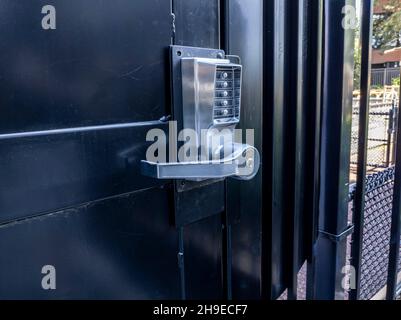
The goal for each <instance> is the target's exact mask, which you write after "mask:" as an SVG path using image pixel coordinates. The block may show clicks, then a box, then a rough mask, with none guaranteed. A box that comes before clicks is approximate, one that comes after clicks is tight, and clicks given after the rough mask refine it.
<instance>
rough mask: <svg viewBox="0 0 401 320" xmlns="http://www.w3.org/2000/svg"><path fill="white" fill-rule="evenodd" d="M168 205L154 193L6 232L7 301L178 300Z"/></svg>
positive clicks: (0, 258)
mask: <svg viewBox="0 0 401 320" xmlns="http://www.w3.org/2000/svg"><path fill="white" fill-rule="evenodd" d="M168 202H169V196H168V191H167V190H165V189H163V188H153V189H150V190H147V191H142V192H134V193H130V194H126V195H122V196H116V197H113V198H110V199H105V200H99V201H96V202H93V203H91V204H89V205H83V206H79V207H75V208H72V209H67V210H63V211H59V212H54V213H52V214H48V215H44V216H39V217H36V218H31V219H27V220H24V221H22V222H15V223H9V224H6V225H3V226H1V227H0V252H1V255H0V266H1V272H0V299H28V298H29V299H32V298H34V299H66V298H68V299H162V298H164V299H167V298H169V299H178V298H179V297H180V285H179V269H178V264H177V243H178V240H177V232H176V231H175V230H174V228H171V227H169V221H168V218H169V214H168V210H167V209H166V208H168ZM44 265H52V266H54V267H55V268H56V290H43V289H42V286H41V281H42V277H43V276H44V275H43V274H42V273H41V270H42V267H43V266H44Z"/></svg>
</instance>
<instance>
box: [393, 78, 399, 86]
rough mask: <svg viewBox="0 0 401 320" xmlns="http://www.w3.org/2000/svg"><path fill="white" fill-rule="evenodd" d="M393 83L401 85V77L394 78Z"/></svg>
mask: <svg viewBox="0 0 401 320" xmlns="http://www.w3.org/2000/svg"><path fill="white" fill-rule="evenodd" d="M392 85H393V86H399V85H400V78H394V79H393V80H392Z"/></svg>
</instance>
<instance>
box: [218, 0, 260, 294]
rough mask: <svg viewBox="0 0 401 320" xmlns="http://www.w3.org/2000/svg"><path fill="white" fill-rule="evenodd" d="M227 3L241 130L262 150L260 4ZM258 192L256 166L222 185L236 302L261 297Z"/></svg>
mask: <svg viewBox="0 0 401 320" xmlns="http://www.w3.org/2000/svg"><path fill="white" fill-rule="evenodd" d="M227 2H228V17H229V19H230V25H229V28H230V29H229V32H228V35H226V36H227V38H228V48H229V53H230V54H233V55H239V56H240V57H241V61H242V64H243V91H242V97H241V98H242V105H243V110H242V111H243V112H242V114H241V128H242V129H244V130H245V129H253V130H254V139H255V147H256V148H257V149H258V150H260V151H262V148H261V147H262V83H263V81H262V76H263V68H262V65H263V63H262V59H263V56H262V49H263V37H262V35H263V30H262V28H263V21H262V17H263V16H262V14H261V13H262V12H263V1H260V0H252V1H245V2H244V1H240V0H235V1H231V0H230V1H227ZM234 21H238V23H234ZM261 155H262V158H263V153H262V152H261ZM261 191H262V168H261V169H260V170H259V173H258V175H257V176H256V177H255V178H254V179H252V180H250V181H246V182H245V181H241V182H239V181H235V180H229V181H228V201H229V202H230V203H231V207H230V208H229V210H228V213H227V214H228V216H229V218H230V217H231V216H232V215H236V214H237V213H236V210H238V211H239V212H238V214H239V216H240V219H239V223H238V221H237V223H235V224H234V225H233V227H232V259H233V260H232V268H233V270H232V272H233V278H232V282H233V283H232V286H233V289H232V290H233V292H232V294H233V297H234V298H237V299H241V298H242V299H243V298H248V299H249V298H252V299H257V298H260V297H261V290H260V289H261V267H260V266H261V249H262V244H261V241H262V240H261V232H262V230H261V219H262V211H261V210H262V193H261ZM237 219H238V218H237ZM232 220H234V219H232Z"/></svg>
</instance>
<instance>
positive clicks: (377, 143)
mask: <svg viewBox="0 0 401 320" xmlns="http://www.w3.org/2000/svg"><path fill="white" fill-rule="evenodd" d="M397 105H398V101H397V100H396V99H391V100H387V101H383V100H382V99H377V98H372V99H371V100H370V111H369V130H368V146H367V167H368V172H369V173H370V172H373V171H374V169H375V168H386V167H388V166H390V165H392V164H393V163H394V141H395V139H394V138H395V135H394V133H395V126H394V124H395V121H394V119H395V117H396V113H397V109H398V108H397ZM358 131H359V99H354V103H353V110H352V132H351V170H354V171H355V170H356V164H357V161H358Z"/></svg>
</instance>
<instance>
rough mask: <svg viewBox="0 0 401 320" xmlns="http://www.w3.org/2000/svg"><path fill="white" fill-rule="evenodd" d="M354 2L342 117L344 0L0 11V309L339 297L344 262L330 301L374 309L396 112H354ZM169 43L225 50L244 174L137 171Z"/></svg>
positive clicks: (396, 137) (383, 273)
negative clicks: (249, 172)
mask: <svg viewBox="0 0 401 320" xmlns="http://www.w3.org/2000/svg"><path fill="white" fill-rule="evenodd" d="M50 2H51V3H50ZM372 3H373V0H364V1H363V8H362V10H363V18H362V23H361V36H362V72H361V95H360V98H359V100H358V103H357V104H354V106H353V92H352V89H353V88H352V79H353V64H354V56H353V47H354V34H355V30H354V29H352V28H345V27H344V26H343V24H342V21H343V19H344V8H345V7H347V6H352V5H355V3H354V1H352V0H299V1H293V0H271V1H262V0H246V1H244V0H138V1H132V0H115V1H102V0H85V1H81V0H69V1H65V0H52V1H43V0H31V1H16V0H1V3H0V15H1V17H2V22H1V23H0V40H1V41H0V299H12V298H17V299H22V298H35V299H66V298H77V299H88V298H91V299H107V298H109V299H118V298H120V299H202V298H205V299H224V298H227V299H245V298H246V299H277V298H279V297H280V296H281V297H284V295H283V293H284V292H285V293H286V295H285V296H286V297H287V298H288V299H299V298H306V299H344V298H346V297H347V295H348V293H347V292H346V290H345V289H344V285H343V278H344V272H343V268H344V266H346V262H347V258H348V259H350V263H351V265H352V266H353V267H354V268H355V283H356V286H355V288H354V289H353V290H351V292H350V293H349V298H351V299H357V298H361V299H369V298H372V297H373V296H374V295H376V294H377V293H378V292H379V291H380V290H381V289H382V288H383V287H384V286H385V285H387V298H389V299H393V298H394V297H395V295H396V288H397V281H396V280H397V271H398V268H399V264H398V260H399V244H400V241H399V240H400V221H399V220H400V216H399V212H400V210H401V202H400V201H401V193H400V192H401V143H398V144H397V141H401V130H396V128H397V123H400V120H399V119H400V117H401V116H400V112H398V106H397V103H398V102H396V100H393V101H391V102H388V101H384V102H381V103H382V104H380V105H379V104H377V103H376V105H373V104H372V105H371V108H370V110H369V85H370V47H371V43H370V42H371V23H372V20H371V17H372ZM48 6H51V7H52V8H53V9H52V10H54V13H55V19H56V20H55V21H57V23H54V25H52V26H50V27H49V28H47V27H46V28H45V27H44V26H43V19H44V14H46V12H47V11H46V10H47V9H46V8H48ZM45 7H46V8H45ZM43 10H44V11H43ZM43 12H44V13H43ZM170 45H181V46H192V47H201V48H214V49H223V50H224V51H225V52H226V54H228V55H238V56H240V57H241V59H242V65H243V79H242V81H243V89H242V97H241V99H242V101H241V102H242V106H243V108H242V111H241V112H242V114H241V123H240V126H241V128H242V129H254V133H255V136H254V138H255V147H257V148H258V150H259V151H260V153H261V168H260V171H259V173H258V175H257V176H256V177H255V178H254V179H253V180H250V181H236V180H227V179H215V180H207V181H192V182H189V181H173V180H156V179H152V178H147V177H145V176H144V175H142V174H141V170H140V162H141V160H142V159H144V157H145V153H146V149H147V147H148V146H149V142H147V141H146V134H147V132H148V131H149V130H150V129H154V128H158V129H161V130H162V131H164V132H166V133H168V129H169V124H168V121H167V120H168V119H171V117H174V114H173V110H172V99H173V94H172V93H171V92H170V91H171V88H170V86H171V79H170V71H171V70H170V67H171V65H170V57H169V47H170ZM369 116H370V118H369ZM353 117H354V119H355V120H356V119H357V120H356V122H354V127H355V130H354V129H353V127H352V126H353V124H352V121H351V120H352V118H353ZM369 119H370V120H369ZM369 121H371V127H374V126H375V127H374V128H373V129H372V130H373V135H372V136H370V137H368V129H369ZM398 127H399V126H398ZM353 130H354V131H353ZM357 131H358V132H357ZM351 137H352V139H351ZM372 150H373V151H372ZM372 152H373V153H372ZM350 159H351V160H350ZM366 163H367V164H368V169H369V170H367V167H366ZM350 164H351V165H355V167H354V174H355V180H356V183H355V184H352V183H353V182H355V181H350V177H349V172H350ZM378 169H380V170H381V169H384V170H382V171H380V172H377V170H378ZM350 185H351V187H350ZM351 209H352V210H351ZM351 237H352V241H351ZM377 244H379V245H377ZM379 251H380V253H379ZM49 268H50V269H49ZM52 268H53V269H52ZM48 270H54V271H55V272H56V273H55V274H56V275H57V287H54V288H44V287H43V285H42V281H43V278H44V276H45V275H46V272H47V271H48Z"/></svg>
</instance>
